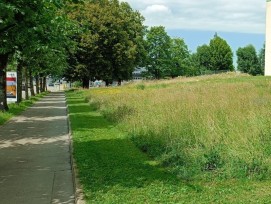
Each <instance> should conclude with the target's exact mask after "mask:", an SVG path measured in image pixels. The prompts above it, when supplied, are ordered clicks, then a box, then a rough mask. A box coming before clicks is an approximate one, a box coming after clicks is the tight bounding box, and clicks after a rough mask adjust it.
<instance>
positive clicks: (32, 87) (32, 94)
mask: <svg viewBox="0 0 271 204" xmlns="http://www.w3.org/2000/svg"><path fill="white" fill-rule="evenodd" d="M29 79H30V93H31V96H35V91H34V85H33V76H32V69H29Z"/></svg>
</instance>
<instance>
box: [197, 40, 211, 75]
mask: <svg viewBox="0 0 271 204" xmlns="http://www.w3.org/2000/svg"><path fill="white" fill-rule="evenodd" d="M211 58H212V56H211V49H210V46H208V45H202V46H199V47H198V48H197V53H196V54H195V56H194V63H195V64H196V65H198V66H199V70H201V72H204V71H206V70H211V69H212V68H211V67H212V65H211Z"/></svg>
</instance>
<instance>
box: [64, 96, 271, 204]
mask: <svg viewBox="0 0 271 204" xmlns="http://www.w3.org/2000/svg"><path fill="white" fill-rule="evenodd" d="M66 96H67V102H68V107H69V113H70V120H71V129H72V137H73V144H74V155H73V156H74V158H75V161H76V164H77V166H78V170H79V177H80V182H81V184H82V185H83V189H84V193H85V196H86V201H87V203H103V204H107V203H108V204H109V203H110V204H112V203H238V204H240V203H270V196H271V193H270V192H271V185H270V184H271V182H270V181H269V180H265V181H258V180H256V181H251V180H238V179H231V180H223V181H219V180H217V181H216V180H212V181H202V180H201V181H199V180H198V181H197V180H194V181H187V180H186V181H185V180H181V179H180V178H178V177H177V176H175V175H173V174H171V173H169V172H168V171H167V169H165V168H162V167H161V166H159V165H157V163H156V162H155V161H153V160H152V159H150V158H149V157H148V156H147V155H145V154H144V153H142V152H141V151H140V150H139V149H138V148H136V147H135V145H134V144H133V143H132V142H131V141H130V140H129V139H127V136H126V133H125V132H123V131H120V130H119V129H118V127H117V126H116V125H115V124H114V123H112V122H109V121H108V120H106V119H105V118H104V117H103V116H102V115H101V114H100V113H99V112H97V111H96V107H95V105H94V104H89V103H88V102H87V100H85V97H86V92H82V91H74V92H67V94H66Z"/></svg>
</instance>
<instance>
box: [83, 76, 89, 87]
mask: <svg viewBox="0 0 271 204" xmlns="http://www.w3.org/2000/svg"><path fill="white" fill-rule="evenodd" d="M83 89H89V78H87V77H86V78H83Z"/></svg>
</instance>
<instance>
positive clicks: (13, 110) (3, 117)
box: [0, 92, 47, 125]
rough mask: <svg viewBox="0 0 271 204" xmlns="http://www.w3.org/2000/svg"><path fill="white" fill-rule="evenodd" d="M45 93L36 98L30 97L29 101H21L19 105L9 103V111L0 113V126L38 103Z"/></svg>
mask: <svg viewBox="0 0 271 204" xmlns="http://www.w3.org/2000/svg"><path fill="white" fill-rule="evenodd" d="M46 94H47V92H46V93H41V94H38V95H36V96H32V97H30V99H29V100H23V101H22V102H21V103H19V104H17V103H11V104H9V105H8V107H9V110H8V111H5V112H1V111H0V125H3V124H4V123H5V122H7V121H8V120H9V119H10V118H12V117H13V116H15V115H19V114H20V113H21V112H22V111H24V110H25V109H26V108H28V107H29V106H31V105H32V104H33V103H34V102H35V101H38V100H39V99H40V98H41V97H43V96H44V95H46Z"/></svg>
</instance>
